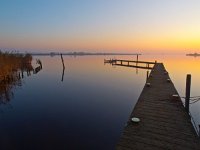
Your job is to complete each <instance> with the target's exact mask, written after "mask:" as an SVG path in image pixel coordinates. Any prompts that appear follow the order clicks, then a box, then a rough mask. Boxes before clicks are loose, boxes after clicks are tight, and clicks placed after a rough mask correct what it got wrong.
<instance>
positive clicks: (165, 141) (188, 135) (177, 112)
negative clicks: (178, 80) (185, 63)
mask: <svg viewBox="0 0 200 150" xmlns="http://www.w3.org/2000/svg"><path fill="white" fill-rule="evenodd" d="M105 62H109V63H112V64H115V63H116V64H119V65H121V66H123V65H124V63H126V66H127V65H128V63H129V64H130V63H132V62H133V63H136V62H135V61H124V60H110V61H109V60H107V61H105ZM142 63H144V62H142ZM147 64H148V63H147ZM149 64H155V65H154V66H153V69H152V71H151V73H150V75H149V76H147V77H148V78H147V81H146V85H145V87H144V89H143V91H142V93H141V95H140V97H139V99H138V102H137V104H136V105H135V108H134V109H133V111H132V114H131V115H130V118H129V120H128V122H127V125H126V126H125V128H124V131H123V134H122V136H121V138H120V140H119V142H118V144H117V147H116V148H117V150H131V149H139V150H140V149H152V150H154V149H156V150H158V149H170V150H174V149H181V150H182V149H187V150H199V148H200V140H199V137H198V135H197V134H196V132H195V129H196V128H194V127H195V126H193V125H192V122H191V117H190V115H189V114H188V113H187V109H186V108H184V106H183V104H182V101H181V98H180V96H179V95H178V93H177V90H176V89H175V87H174V85H173V83H172V82H171V80H170V78H169V75H168V72H167V71H166V70H165V68H164V65H163V64H162V63H153V62H152V63H149ZM188 105H189V104H188ZM133 118H134V119H133ZM138 118H139V119H138ZM134 121H135V122H134ZM196 130H197V129H196Z"/></svg>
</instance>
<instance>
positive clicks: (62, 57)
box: [60, 54, 65, 68]
mask: <svg viewBox="0 0 200 150" xmlns="http://www.w3.org/2000/svg"><path fill="white" fill-rule="evenodd" d="M60 57H61V60H62V64H63V68H65V64H64V60H63V57H62V54H60Z"/></svg>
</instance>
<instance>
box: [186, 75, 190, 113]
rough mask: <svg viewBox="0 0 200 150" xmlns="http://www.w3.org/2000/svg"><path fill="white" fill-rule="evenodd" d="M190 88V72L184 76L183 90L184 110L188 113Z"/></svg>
mask: <svg viewBox="0 0 200 150" xmlns="http://www.w3.org/2000/svg"><path fill="white" fill-rule="evenodd" d="M190 89H191V74H187V77H186V92H185V110H186V112H187V113H188V114H189V105H190Z"/></svg>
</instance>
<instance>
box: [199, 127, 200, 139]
mask: <svg viewBox="0 0 200 150" xmlns="http://www.w3.org/2000/svg"><path fill="white" fill-rule="evenodd" d="M199 138H200V124H199Z"/></svg>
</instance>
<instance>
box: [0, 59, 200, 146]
mask: <svg viewBox="0 0 200 150" xmlns="http://www.w3.org/2000/svg"><path fill="white" fill-rule="evenodd" d="M63 57H64V62H65V70H64V74H63V68H62V63H61V59H60V57H59V56H55V57H50V56H34V58H35V59H36V58H38V59H40V60H41V61H42V65H43V67H42V70H40V71H39V72H38V73H37V74H31V76H27V75H26V74H25V76H24V78H23V79H22V83H21V86H15V87H14V88H12V89H10V90H11V93H12V97H11V98H10V100H9V101H5V100H3V101H4V103H1V104H0V133H1V137H0V149H1V150H4V149H5V150H9V149H13V150H16V149H17V150H18V149H19V150H22V149H27V150H32V149H33V150H36V149H37V150H39V149H42V150H43V149H48V150H50V149H58V150H66V149H92V150H93V149H95V150H98V149H99V150H107V149H108V150H111V149H114V148H115V145H116V143H117V142H118V140H119V138H120V135H121V133H122V131H123V128H124V126H125V124H126V122H127V120H128V118H129V115H130V113H131V112H132V109H133V108H134V105H135V103H136V102H137V99H138V97H139V95H140V93H141V91H142V89H143V86H144V84H145V80H146V70H143V69H138V70H137V69H135V68H126V67H120V66H111V65H109V64H106V65H105V64H104V59H110V58H119V59H121V58H122V59H132V60H135V59H136V56H81V57H70V56H63ZM139 59H141V60H145V61H154V60H157V61H159V62H164V65H165V67H166V69H167V70H168V72H169V75H170V77H171V79H172V80H173V82H174V84H175V87H176V89H177V90H178V92H179V94H180V96H184V92H185V78H186V74H188V73H190V74H192V91H191V96H200V92H199V89H200V80H199V76H200V58H198V57H197V58H194V57H186V56H184V55H142V56H140V57H139ZM32 65H33V66H35V67H36V66H37V65H36V64H35V60H33V62H32ZM62 78H63V79H62ZM62 80H63V81H62ZM1 101H2V99H1ZM199 108H200V102H197V103H195V104H192V105H191V113H192V115H193V117H194V119H195V121H196V124H200V109H199Z"/></svg>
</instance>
